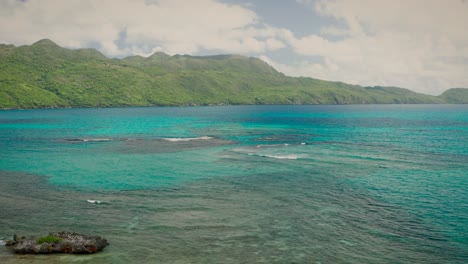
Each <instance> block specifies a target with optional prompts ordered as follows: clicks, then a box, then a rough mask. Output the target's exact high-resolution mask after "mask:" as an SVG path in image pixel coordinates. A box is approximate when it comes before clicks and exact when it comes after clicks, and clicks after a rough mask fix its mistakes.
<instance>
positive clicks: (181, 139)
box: [163, 136, 213, 142]
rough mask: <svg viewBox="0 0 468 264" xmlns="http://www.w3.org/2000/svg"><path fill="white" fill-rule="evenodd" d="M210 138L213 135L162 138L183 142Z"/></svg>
mask: <svg viewBox="0 0 468 264" xmlns="http://www.w3.org/2000/svg"><path fill="white" fill-rule="evenodd" d="M212 138H213V137H208V136H202V137H195V138H163V140H165V141H170V142H184V141H193V140H208V139H212Z"/></svg>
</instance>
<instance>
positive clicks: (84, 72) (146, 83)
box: [0, 39, 468, 109]
mask: <svg viewBox="0 0 468 264" xmlns="http://www.w3.org/2000/svg"><path fill="white" fill-rule="evenodd" d="M0 68H1V69H2V71H1V72H0V109H33V108H90V107H91V108H93V107H100V108H105V107H135V106H211V105H296V104H297V105H320V104H332V105H334V104H466V103H468V89H467V88H453V89H449V90H447V91H445V92H444V93H442V94H441V95H439V96H432V95H426V94H421V93H416V92H413V91H411V90H409V89H404V88H398V87H382V86H374V87H363V86H359V85H350V84H346V83H342V82H333V81H324V80H319V79H314V78H308V77H290V76H286V75H284V74H283V73H280V72H278V71H277V70H276V69H274V68H273V67H271V66H270V65H268V64H267V63H265V62H264V61H262V60H260V59H258V58H253V57H250V58H248V57H244V56H240V55H216V56H204V57H199V56H189V55H174V56H170V55H167V54H165V53H162V52H156V53H155V54H153V55H152V56H150V57H147V58H144V57H141V56H131V57H127V58H124V59H110V58H107V57H106V56H104V55H103V54H101V53H99V52H98V51H97V50H94V49H79V50H70V49H66V48H62V47H60V46H58V45H57V44H55V43H54V42H53V41H51V40H47V39H44V40H40V41H38V42H36V43H34V44H32V45H30V46H20V47H15V46H13V45H4V44H0Z"/></svg>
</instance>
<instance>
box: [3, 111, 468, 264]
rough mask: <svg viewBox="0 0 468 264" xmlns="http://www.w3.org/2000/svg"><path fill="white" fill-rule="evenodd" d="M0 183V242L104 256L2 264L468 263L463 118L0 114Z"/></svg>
mask: <svg viewBox="0 0 468 264" xmlns="http://www.w3.org/2000/svg"><path fill="white" fill-rule="evenodd" d="M0 183H1V184H0V204H1V205H2V209H1V210H0V227H1V228H0V239H1V238H2V237H5V238H8V237H9V236H11V235H12V234H13V233H17V234H25V235H38V234H44V233H47V232H49V231H62V230H70V231H77V232H83V233H97V234H99V235H102V236H105V237H106V238H107V239H108V240H109V241H110V243H111V245H110V246H109V247H108V248H106V250H105V251H104V252H102V253H100V254H96V255H92V256H60V255H56V256H28V257H18V256H13V255H11V254H10V253H9V252H7V251H6V250H5V249H0V262H4V263H22V262H24V263H30V262H31V261H33V262H37V263H65V262H70V261H73V262H75V263H87V262H92V263H129V262H133V263H154V262H158V263H467V262H468V203H467V201H468V106H463V105H460V106H454V105H378V106H377V105H366V106H216V107H169V108H157V107H155V108H114V109H51V110H21V111H20V110H18V111H16V110H15V111H3V112H0ZM88 199H97V200H100V201H102V202H103V203H101V204H91V203H88V202H87V200H88Z"/></svg>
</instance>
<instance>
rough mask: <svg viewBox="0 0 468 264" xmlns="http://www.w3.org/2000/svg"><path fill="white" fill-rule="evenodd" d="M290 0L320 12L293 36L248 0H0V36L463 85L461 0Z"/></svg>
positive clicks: (466, 7)
mask: <svg viewBox="0 0 468 264" xmlns="http://www.w3.org/2000/svg"><path fill="white" fill-rule="evenodd" d="M297 2H299V3H300V4H303V5H305V6H307V7H309V8H310V10H311V14H310V15H319V16H321V17H322V20H321V21H322V22H323V25H321V29H320V31H318V32H315V33H313V32H311V33H310V34H309V35H305V36H304V35H302V36H301V37H297V36H296V35H294V34H293V33H292V31H291V29H290V28H287V27H288V25H287V24H284V25H283V27H282V28H279V27H273V26H271V25H268V24H265V23H264V21H262V19H261V18H260V16H259V14H257V13H255V12H254V11H252V10H253V7H252V6H251V5H248V4H245V3H239V4H235V5H233V4H226V3H222V2H220V1H219V0H196V1H195V0H193V1H192V0H191V1H186V0H146V1H145V0H139V1H137V0H99V1H95V0H67V1H61V0H27V1H26V2H22V1H17V0H3V1H0V25H2V26H0V43H12V44H16V45H22V44H31V43H33V42H35V41H37V40H39V39H42V38H50V39H52V40H54V41H56V42H57V43H58V44H59V45H62V46H65V47H70V48H81V47H90V46H91V47H95V48H98V49H99V50H100V51H102V52H103V53H105V54H106V55H109V56H126V55H134V54H137V55H143V56H148V55H150V54H152V53H154V52H155V51H164V52H167V53H170V54H175V53H183V54H184V53H187V54H194V53H199V52H204V51H210V53H213V52H219V53H240V54H248V55H254V54H265V55H263V56H262V58H263V59H265V60H268V62H269V63H270V64H272V66H274V67H276V68H277V69H278V70H280V71H282V72H284V73H286V74H288V75H292V76H311V77H315V78H321V79H326V80H337V81H343V82H348V83H354V84H361V85H389V86H400V87H407V88H410V89H414V90H416V91H419V92H425V93H431V94H438V93H441V92H442V91H443V90H445V89H447V88H450V87H468V75H467V74H466V73H467V72H468V27H467V26H466V25H468V16H467V15H466V14H468V2H467V1H460V0H447V1H441V0H440V1H439V0H411V1H406V0H393V1H383V0H382V1H375V0H297ZM259 12H260V11H259ZM285 15H287V16H294V15H295V14H288V13H287V14H285ZM329 21H334V22H336V23H329ZM279 50H282V51H285V50H286V51H292V52H293V53H295V55H297V56H294V57H295V58H294V61H295V62H291V63H289V64H287V63H285V62H284V61H273V60H271V59H269V58H270V57H272V56H270V55H271V54H272V52H277V51H279ZM268 56H269V57H268ZM317 58H319V60H317Z"/></svg>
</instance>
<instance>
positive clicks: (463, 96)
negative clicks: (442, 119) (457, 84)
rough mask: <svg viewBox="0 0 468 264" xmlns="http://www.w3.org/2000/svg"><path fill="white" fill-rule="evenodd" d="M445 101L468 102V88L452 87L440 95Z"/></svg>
mask: <svg viewBox="0 0 468 264" xmlns="http://www.w3.org/2000/svg"><path fill="white" fill-rule="evenodd" d="M440 97H441V98H443V99H444V100H445V101H446V102H451V103H454V104H468V89H466V88H452V89H449V90H447V91H445V92H444V93H443V94H441V95H440Z"/></svg>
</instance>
